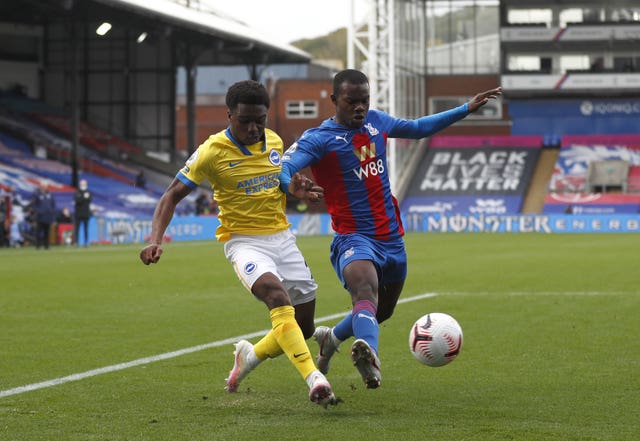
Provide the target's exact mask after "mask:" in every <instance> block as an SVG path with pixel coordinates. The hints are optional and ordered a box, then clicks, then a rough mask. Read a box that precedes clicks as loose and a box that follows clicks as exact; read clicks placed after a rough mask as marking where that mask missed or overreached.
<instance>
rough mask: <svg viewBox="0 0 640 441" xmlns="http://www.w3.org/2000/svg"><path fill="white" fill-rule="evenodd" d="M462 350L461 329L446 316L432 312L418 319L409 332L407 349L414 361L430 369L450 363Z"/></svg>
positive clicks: (452, 319) (453, 320)
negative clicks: (414, 358)
mask: <svg viewBox="0 0 640 441" xmlns="http://www.w3.org/2000/svg"><path fill="white" fill-rule="evenodd" d="M461 348H462V328H461V327H460V324H458V322H457V321H456V319H454V318H453V317H451V316H450V315H448V314H444V313H441V312H432V313H430V314H425V315H423V316H422V317H420V318H419V319H418V320H416V322H415V323H414V324H413V326H412V327H411V331H410V332H409V349H410V350H411V353H412V354H413V356H414V357H416V359H417V360H418V361H419V362H420V363H423V364H426V365H427V366H431V367H438V366H444V365H446V364H449V363H451V362H452V361H453V360H454V359H455V358H456V357H457V356H458V354H459V353H460V349H461Z"/></svg>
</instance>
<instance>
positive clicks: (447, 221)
mask: <svg viewBox="0 0 640 441" xmlns="http://www.w3.org/2000/svg"><path fill="white" fill-rule="evenodd" d="M289 221H290V222H291V229H292V231H293V232H294V234H296V235H298V236H307V235H330V234H333V230H332V229H331V219H330V217H329V215H328V214H291V215H289ZM403 223H404V227H405V230H406V231H407V232H421V233H541V234H552V233H638V232H640V215H639V214H611V215H580V214H549V215H545V214H535V215H534V214H519V215H517V214H516V215H510V214H505V215H486V214H467V215H464V214H452V215H446V214H430V213H408V214H404V215H403ZM218 225H219V223H218V218H217V216H177V217H174V218H173V220H172V221H171V223H170V224H169V227H168V228H167V231H166V235H165V239H164V240H165V241H166V242H171V241H188V240H215V231H216V228H217V227H218ZM67 234H69V233H68V232H67ZM150 234H151V218H148V219H121V220H118V219H107V218H100V217H96V218H92V219H91V220H90V222H89V241H90V242H91V243H92V244H124V243H144V242H147V241H148V240H149V236H150ZM61 242H63V243H64V241H61ZM67 243H68V242H67Z"/></svg>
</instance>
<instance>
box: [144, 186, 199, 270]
mask: <svg viewBox="0 0 640 441" xmlns="http://www.w3.org/2000/svg"><path fill="white" fill-rule="evenodd" d="M190 192H191V189H190V188H189V187H187V186H186V185H185V184H183V183H182V182H180V181H179V180H178V179H174V180H173V181H172V182H171V184H169V187H168V188H167V190H166V191H165V192H164V194H163V195H162V197H161V198H160V201H158V205H157V206H156V209H155V211H154V213H153V221H152V223H151V238H150V240H149V245H147V246H146V247H144V248H143V249H142V250H141V251H140V260H142V263H144V264H145V265H149V264H151V263H158V260H160V256H161V255H162V238H163V237H164V232H165V231H166V230H167V227H168V226H169V223H170V222H171V219H172V218H173V213H174V212H175V210H176V205H178V202H180V201H181V200H182V199H184V197H185V196H187V195H188V194H189V193H190Z"/></svg>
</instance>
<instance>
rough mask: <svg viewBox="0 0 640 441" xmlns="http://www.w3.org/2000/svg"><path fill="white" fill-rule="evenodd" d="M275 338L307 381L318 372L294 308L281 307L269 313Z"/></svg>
mask: <svg viewBox="0 0 640 441" xmlns="http://www.w3.org/2000/svg"><path fill="white" fill-rule="evenodd" d="M269 315H270V316H271V325H272V327H273V329H272V331H273V336H274V337H275V339H276V340H277V342H278V345H279V346H280V347H281V348H282V351H283V352H284V353H285V354H287V357H288V358H289V360H290V361H291V363H293V365H294V366H295V368H296V369H297V370H298V372H300V375H302V378H304V379H305V380H306V378H307V377H308V376H309V374H310V373H311V372H313V371H315V370H316V365H315V363H314V362H313V359H312V358H311V352H310V351H309V347H308V346H307V342H306V341H305V340H304V336H303V335H302V331H301V330H300V326H298V322H296V317H295V310H294V309H293V306H280V307H278V308H273V309H272V310H271V312H270V313H269Z"/></svg>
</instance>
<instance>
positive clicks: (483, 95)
mask: <svg viewBox="0 0 640 441" xmlns="http://www.w3.org/2000/svg"><path fill="white" fill-rule="evenodd" d="M500 95H502V87H496V88H494V89H489V90H485V91H484V92H480V93H479V94H477V95H476V96H474V97H473V98H471V100H469V103H468V104H469V112H471V113H473V112H475V111H476V110H478V109H479V108H480V107H482V106H484V105H485V104H487V103H488V102H489V100H490V99H497V98H498V97H499V96H500Z"/></svg>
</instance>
